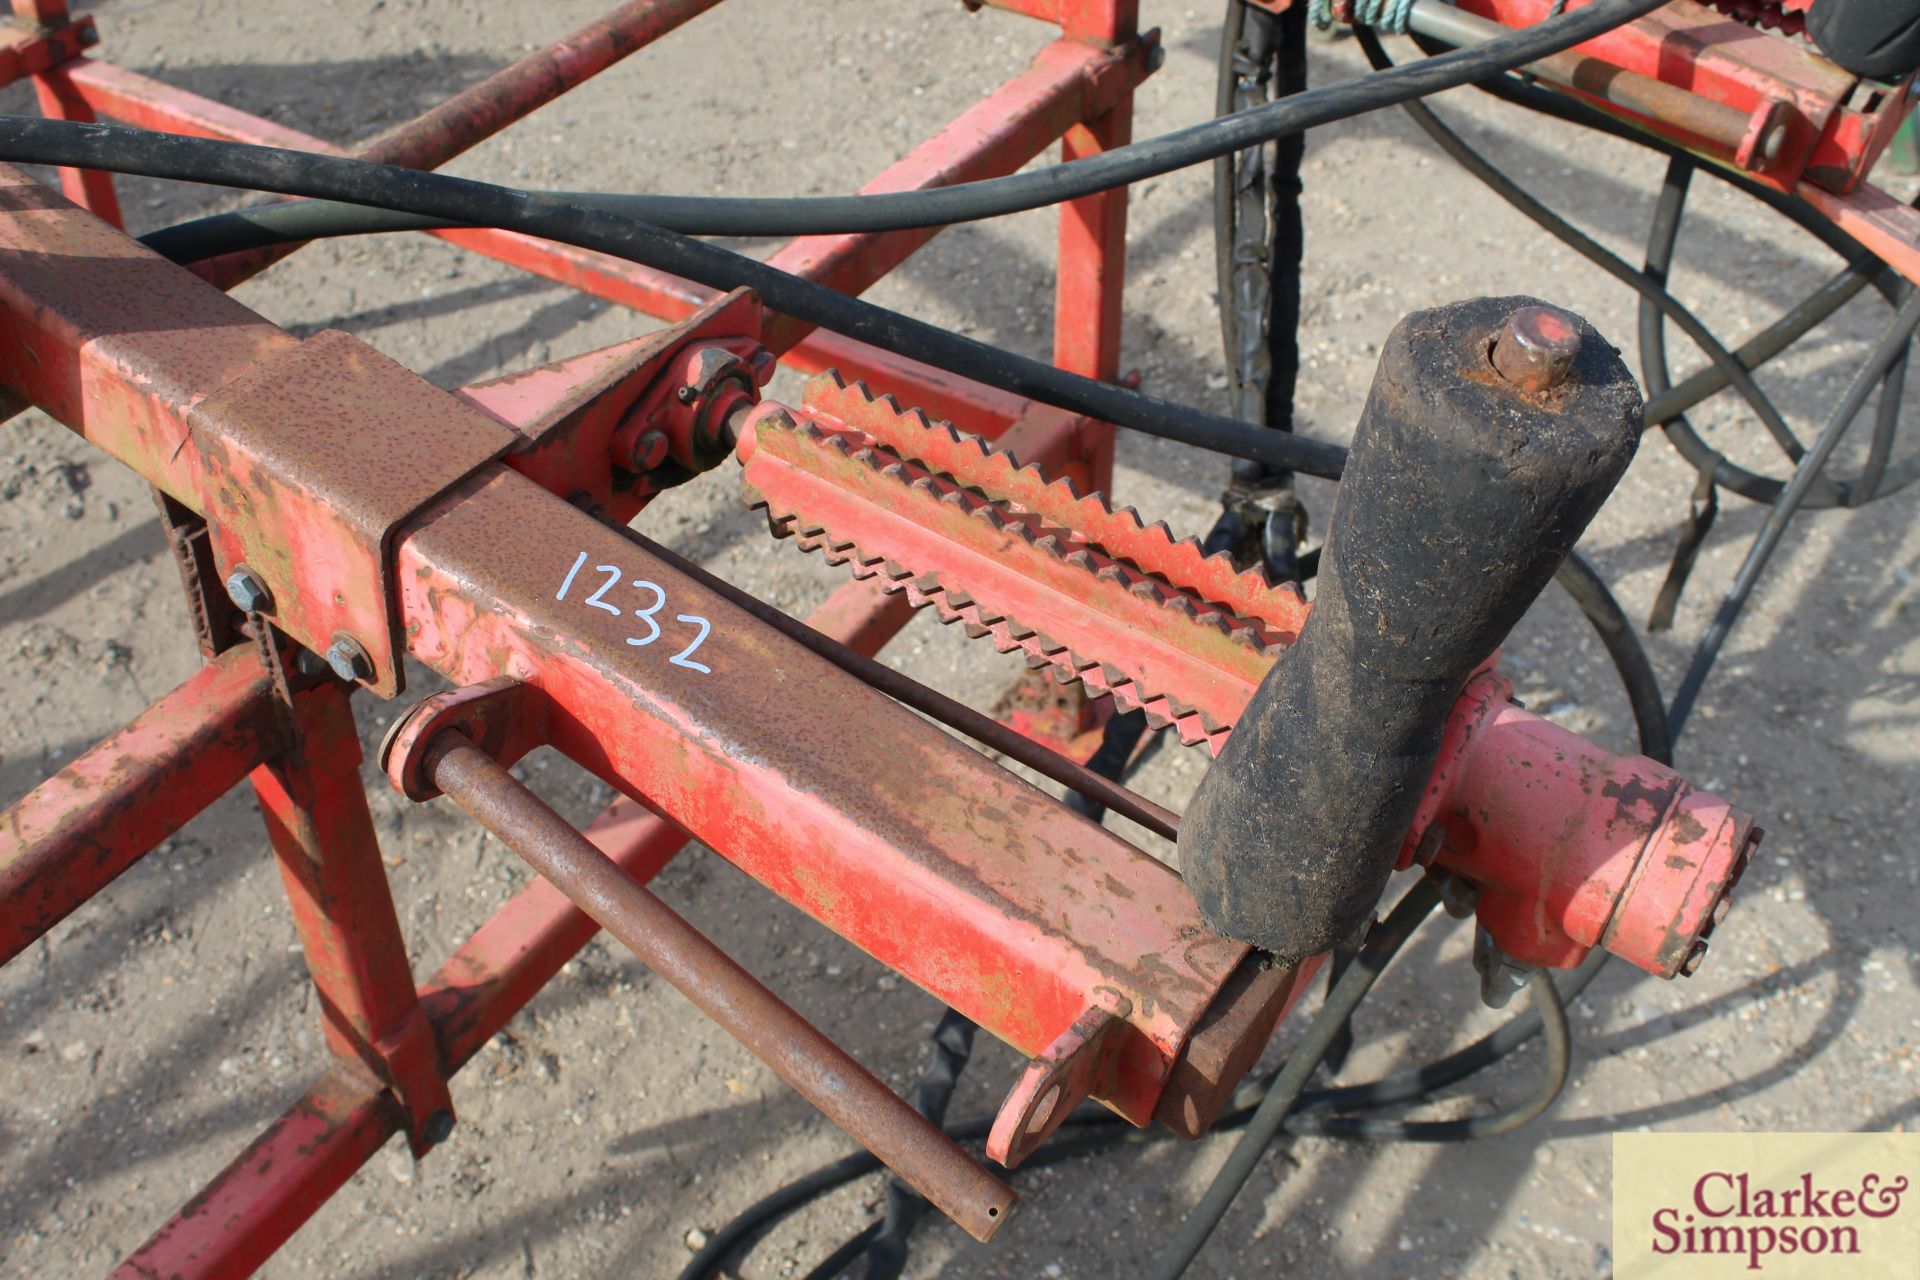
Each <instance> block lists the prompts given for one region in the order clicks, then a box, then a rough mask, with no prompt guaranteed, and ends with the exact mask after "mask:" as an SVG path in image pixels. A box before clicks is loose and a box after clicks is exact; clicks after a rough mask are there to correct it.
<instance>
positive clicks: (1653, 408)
mask: <svg viewBox="0 0 1920 1280" xmlns="http://www.w3.org/2000/svg"><path fill="white" fill-rule="evenodd" d="M1899 278H1900V277H1899V276H1898V275H1896V274H1895V273H1894V271H1893V269H1892V268H1891V267H1888V266H1887V265H1886V264H1884V263H1882V262H1881V261H1880V260H1879V259H1878V258H1876V257H1875V256H1873V255H1872V254H1871V253H1868V252H1866V251H1865V250H1862V251H1861V252H1860V253H1859V254H1858V255H1857V256H1856V257H1855V258H1854V259H1853V260H1852V261H1851V262H1849V263H1848V264H1847V265H1846V266H1844V267H1842V268H1841V269H1840V270H1839V272H1837V273H1836V274H1835V275H1833V276H1831V277H1829V278H1828V280H1827V282H1826V283H1825V284H1823V285H1821V286H1820V287H1819V288H1818V289H1816V290H1814V291H1813V292H1812V293H1810V294H1808V295H1807V296H1806V297H1805V298H1802V299H1801V300H1800V301H1799V302H1797V303H1795V304H1794V306H1793V308H1792V309H1791V310H1789V311H1788V312H1786V314H1784V315H1782V316H1781V317H1780V318H1779V319H1778V320H1775V321H1774V322H1773V323H1772V324H1770V325H1768V326H1767V327H1766V328H1765V329H1762V330H1761V331H1760V332H1759V333H1756V334H1754V335H1753V337H1751V338H1749V339H1747V340H1746V341H1745V342H1743V343H1741V344H1740V345H1739V346H1738V347H1736V348H1735V349H1734V352H1733V356H1734V359H1736V360H1738V361H1739V362H1740V363H1741V365H1742V366H1743V367H1745V368H1747V369H1749V370H1754V369H1759V368H1760V367H1762V366H1763V365H1765V364H1766V363H1767V362H1768V361H1770V360H1772V359H1773V358H1774V357H1775V356H1777V355H1779V354H1780V353H1781V352H1782V351H1785V350H1786V349H1787V348H1788V347H1790V346H1792V345H1793V344H1794V343H1796V342H1798V341H1799V340H1800V339H1801V338H1804V337H1805V336H1806V335H1807V334H1808V333H1811V332H1812V331H1813V329H1814V328H1815V327H1816V326H1818V325H1820V324H1822V323H1824V322H1825V321H1826V320H1827V319H1828V317H1830V316H1832V315H1833V314H1834V313H1835V312H1836V311H1838V310H1840V308H1841V307H1844V306H1846V305H1847V303H1849V302H1851V301H1853V300H1854V299H1855V298H1857V297H1859V296H1860V294H1861V293H1862V292H1863V291H1865V290H1866V289H1867V288H1868V287H1869V286H1873V287H1876V288H1880V289H1884V290H1885V291H1886V292H1887V293H1888V294H1889V296H1891V295H1892V294H1893V291H1894V290H1895V288H1896V287H1897V285H1898V282H1899ZM1656 314H1658V313H1657V312H1656ZM1665 364H1666V361H1665V360H1664V359H1662V361H1661V366H1662V367H1663V368H1664V367H1665ZM1726 387H1727V379H1726V377H1725V375H1723V374H1722V373H1721V372H1720V370H1718V369H1716V368H1715V367H1714V366H1712V365H1707V366H1706V367H1705V368H1702V369H1700V370H1699V371H1697V372H1695V373H1692V374H1689V375H1688V376H1687V377H1686V378H1684V379H1683V380H1681V381H1680V382H1678V383H1675V384H1673V385H1672V386H1669V387H1667V388H1666V389H1665V390H1664V391H1656V390H1654V388H1652V387H1648V388H1647V390H1648V393H1649V394H1648V397H1647V409H1646V420H1647V426H1648V427H1649V428H1653V427H1661V426H1665V425H1666V424H1667V423H1668V422H1669V421H1670V420H1672V419H1673V418H1676V417H1678V416H1679V415H1680V414H1683V413H1685V412H1686V411H1687V410H1689V409H1691V408H1693V406H1695V405H1697V404H1699V403H1700V402H1701V401H1703V400H1705V399H1707V398H1708V397H1710V396H1713V395H1716V394H1718V393H1719V392H1721V391H1724V390H1726Z"/></svg>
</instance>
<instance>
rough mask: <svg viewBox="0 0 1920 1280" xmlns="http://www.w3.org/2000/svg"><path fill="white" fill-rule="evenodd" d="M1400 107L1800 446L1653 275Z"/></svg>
mask: <svg viewBox="0 0 1920 1280" xmlns="http://www.w3.org/2000/svg"><path fill="white" fill-rule="evenodd" d="M1354 35H1355V36H1356V37H1357V38H1358V40H1359V43H1360V48H1361V51H1362V52H1364V53H1365V54H1366V56H1367V60H1368V61H1369V62H1370V63H1372V64H1373V65H1374V66H1376V67H1382V68H1387V67H1392V66H1393V65H1394V64H1393V60H1392V59H1391V58H1389V57H1388V56H1387V53H1386V50H1385V49H1383V48H1382V47H1381V45H1380V41H1379V39H1378V38H1377V37H1376V36H1375V35H1374V34H1373V33H1372V32H1371V31H1369V30H1368V29H1367V28H1365V27H1355V28H1354ZM1401 109H1402V110H1403V111H1405V112H1406V113H1407V114H1408V115H1409V116H1410V117H1412V119H1413V121H1414V123H1415V124H1416V125H1418V126H1419V127H1420V129H1421V130H1422V131H1423V132H1424V133H1426V135H1427V136H1428V137H1429V138H1431V139H1432V140H1433V141H1434V143H1435V144H1437V145H1438V146H1439V147H1440V149H1441V150H1442V151H1445V152H1446V153H1447V154H1448V155H1449V156H1451V157H1452V158H1453V160H1454V161H1455V162H1456V163H1458V164H1459V165H1460V166H1461V167H1462V168H1464V169H1466V170H1467V171H1468V172H1469V173H1471V174H1473V176H1474V177H1476V178H1478V179H1479V180H1480V181H1481V183H1482V184H1483V185H1485V186H1486V187H1487V188H1488V189H1489V190H1491V191H1492V192H1493V193H1494V194H1495V195H1497V196H1499V197H1500V198H1501V199H1502V200H1505V201H1506V202H1507V203H1508V204H1510V205H1512V206H1513V207H1514V208H1516V209H1518V210H1519V211H1520V212H1521V213H1523V214H1524V215H1526V216H1527V217H1528V218H1530V219H1532V220H1533V221H1534V222H1535V223H1537V224H1538V225H1539V226H1540V227H1541V228H1542V229H1544V230H1546V231H1547V232H1548V233H1549V234H1551V235H1552V236H1553V237H1554V238H1555V239H1557V240H1559V241H1560V242H1561V243H1562V244H1564V245H1566V246H1567V247H1568V248H1569V249H1572V250H1573V251H1574V252H1575V253H1578V254H1579V255H1580V256H1581V257H1583V258H1585V259H1587V261H1589V262H1591V263H1593V264H1594V265H1595V266H1597V267H1599V268H1600V269H1601V270H1602V271H1605V272H1606V273H1607V274H1608V275H1611V276H1613V277H1614V278H1615V279H1616V280H1619V281H1620V282H1621V283H1622V284H1625V285H1626V286H1627V287H1629V288H1631V289H1633V290H1634V291H1635V292H1637V293H1639V294H1640V295H1641V297H1643V298H1646V299H1648V300H1649V301H1650V302H1651V303H1652V304H1653V305H1654V306H1657V307H1659V308H1660V310H1661V312H1662V313H1663V314H1665V315H1666V316H1667V318H1669V319H1671V320H1672V321H1673V322H1674V323H1675V324H1676V325H1678V326H1679V327H1680V330H1681V332H1683V333H1685V334H1686V335H1687V337H1688V338H1690V339H1691V340H1692V341H1693V342H1694V344H1695V345H1696V346H1698V347H1699V348H1700V350H1701V351H1703V352H1705V353H1706V355H1707V358H1708V359H1710V360H1712V361H1713V363H1714V365H1715V367H1717V368H1718V369H1719V370H1720V371H1721V372H1722V373H1723V374H1725V376H1726V377H1727V379H1728V381H1729V382H1731V383H1732V385H1733V386H1734V387H1735V388H1736V389H1737V390H1738V391H1739V392H1740V394H1741V395H1742V396H1743V397H1745V399H1746V400H1747V403H1748V404H1750V405H1751V406H1752V407H1753V410H1754V412H1755V413H1756V414H1758V415H1759V416H1760V419H1761V421H1762V422H1764V423H1766V425H1767V429H1768V431H1769V432H1771V433H1772V434H1773V435H1774V437H1775V438H1776V439H1778V440H1779V441H1780V442H1781V444H1782V447H1783V448H1787V449H1788V450H1789V452H1792V451H1795V450H1798V449H1799V448H1800V444H1799V442H1798V441H1797V440H1795V439H1794V438H1793V431H1792V429H1791V428H1790V427H1788V426H1787V423H1786V419H1784V418H1783V417H1781V416H1780V412H1779V410H1778V409H1777V408H1775V407H1774V404H1773V401H1772V399H1771V398H1770V397H1768V395H1767V394H1766V393H1765V392H1764V391H1762V390H1761V389H1760V386H1759V384H1758V383H1756V382H1754V380H1753V375H1752V374H1751V373H1749V372H1748V371H1747V370H1746V369H1745V368H1743V367H1741V365H1740V363H1739V361H1737V360H1735V359H1734V358H1733V354H1732V353H1731V352H1729V351H1728V350H1727V349H1726V348H1725V347H1723V346H1722V345H1721V344H1720V341H1719V339H1717V338H1715V337H1714V335H1713V333H1712V331H1711V330H1709V329H1708V328H1707V327H1706V325H1704V324H1703V323H1701V321H1700V319H1699V318H1698V317H1697V316H1695V315H1694V314H1693V313H1692V312H1691V311H1690V310H1688V309H1687V308H1686V307H1685V306H1684V305H1682V304H1681V303H1680V301H1679V300H1678V299H1676V298H1675V297H1674V296H1673V295H1672V294H1670V293H1668V292H1667V291H1666V289H1665V288H1663V287H1662V286H1661V285H1660V284H1659V283H1658V282H1657V281H1655V280H1652V279H1650V278H1649V277H1648V276H1647V275H1646V273H1644V272H1642V271H1638V270H1636V269H1635V268H1634V267H1633V266H1632V265H1630V264H1629V263H1627V262H1626V261H1625V260H1624V259H1622V258H1621V257H1620V256H1619V255H1617V254H1615V253H1613V252H1612V251H1610V250H1608V249H1607V248H1606V247H1605V246H1603V245H1601V244H1600V243H1599V242H1598V241H1596V240H1594V239H1593V238H1592V237H1591V236H1589V235H1587V234H1586V233H1585V232H1583V231H1581V230H1580V229H1579V228H1577V227H1575V226H1574V225H1573V224H1572V223H1570V222H1568V221H1567V220H1566V219H1565V218H1562V217H1561V216H1560V215H1559V214H1557V213H1555V212H1554V211H1553V210H1551V209H1549V208H1548V207H1547V206H1546V205H1544V204H1542V203H1541V202H1540V200H1539V199H1537V198H1536V197H1535V196H1534V195H1533V194H1532V193H1530V192H1528V191H1527V190H1526V189H1525V188H1523V187H1521V186H1520V185H1519V184H1518V183H1516V182H1514V181H1513V180H1512V179H1511V178H1508V177H1507V176H1506V175H1505V174H1504V173H1502V172H1500V170H1499V169H1497V168H1495V167H1494V166H1493V165H1492V164H1491V163H1490V162H1489V161H1488V160H1487V158H1486V157H1485V156H1483V155H1481V154H1480V153H1479V152H1478V151H1476V150H1474V149H1473V148H1472V147H1470V146H1468V145H1467V143H1466V141H1465V140H1464V139H1462V138H1461V137H1460V135H1459V134H1457V133H1455V132H1454V131H1453V130H1452V129H1450V128H1449V127H1448V126H1447V125H1446V124H1445V123H1443V122H1442V121H1441V120H1440V118H1439V117H1438V116H1436V115H1435V114H1434V113H1433V112H1432V111H1431V110H1429V109H1428V108H1427V107H1426V106H1424V105H1423V104H1421V103H1418V102H1407V103H1402V104H1401Z"/></svg>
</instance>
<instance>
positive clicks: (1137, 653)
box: [740, 376, 1307, 750]
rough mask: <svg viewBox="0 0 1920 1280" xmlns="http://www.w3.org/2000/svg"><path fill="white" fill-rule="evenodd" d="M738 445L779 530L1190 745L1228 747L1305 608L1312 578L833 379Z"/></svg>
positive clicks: (760, 421) (758, 499)
mask: <svg viewBox="0 0 1920 1280" xmlns="http://www.w3.org/2000/svg"><path fill="white" fill-rule="evenodd" d="M740 452H741V455H742V457H743V458H744V459H745V463H746V471H745V483H746V486H747V489H748V491H749V495H750V496H749V501H750V502H751V503H752V505H754V506H756V507H759V508H763V509H765V510H766V512H767V518H768V524H769V527H770V528H771V529H772V531H773V532H774V534H775V536H788V535H792V536H795V537H796V538H797V539H798V545H799V546H800V547H801V549H802V550H806V551H819V552H821V553H823V555H824V556H825V557H826V559H827V561H828V563H830V564H846V565H848V566H849V567H850V569H851V572H852V573H853V575H854V576H855V577H856V578H862V579H873V580H876V581H877V583H878V585H879V586H880V588H881V589H882V590H885V591H888V592H895V593H904V595H905V596H906V598H907V600H908V601H909V603H911V604H912V605H914V607H916V608H923V607H927V606H931V607H932V608H933V609H934V612H935V613H936V615H937V616H938V617H939V618H940V619H941V621H943V622H945V623H948V624H953V623H959V624H962V625H963V626H964V627H965V629H966V631H967V633H968V635H970V636H972V637H974V638H975V639H988V638H990V639H991V640H992V641H993V643H994V647H995V648H996V649H998V650H999V651H1001V652H1003V653H1005V652H1012V651H1015V650H1018V651H1020V652H1021V653H1022V654H1023V655H1024V656H1025V657H1026V659H1027V662H1028V665H1029V666H1031V667H1034V668H1047V669H1050V670H1051V671H1052V672H1053V674H1054V675H1055V676H1056V678H1058V679H1060V680H1061V681H1062V682H1063V683H1065V682H1070V681H1073V680H1078V681H1080V682H1082V683H1083V684H1084V685H1086V687H1087V688H1088V689H1089V690H1090V691H1092V692H1094V693H1096V694H1103V693H1104V694H1111V695H1112V696H1113V697H1114V699H1115V701H1116V703H1117V704H1118V705H1120V706H1121V707H1123V708H1127V709H1132V708H1135V707H1138V708H1141V709H1144V710H1145V712H1146V713H1147V718H1148V723H1149V724H1151V725H1153V726H1154V727H1155V728H1172V729H1174V730H1175V731H1176V732H1177V733H1178V734H1179V736H1180V739H1181V741H1182V742H1185V743H1188V744H1190V745H1191V744H1198V743H1206V744H1208V745H1209V747H1210V748H1211V749H1215V750H1217V749H1218V747H1219V746H1220V744H1221V743H1223V742H1224V741H1225V738H1226V734H1227V731H1228V730H1229V729H1230V728H1231V727H1232V724H1233V722H1234V720H1235V719H1236V718H1237V716H1238V715H1239V712H1240V709H1241V708H1243V707H1244V706H1245V705H1246V701H1247V699H1248V697H1250V696H1251V694H1252V691H1253V689H1254V688H1255V687H1256V686H1257V685H1258V684H1259V682H1260V679H1261V677H1262V676H1264V675H1265V674H1266V671H1267V668H1268V667H1269V666H1271V664H1272V662H1273V658H1274V656H1275V654H1276V653H1277V652H1278V651H1279V649H1281V648H1283V647H1284V646H1285V645H1286V644H1288V643H1290V642H1291V641H1292V639H1293V638H1294V636H1295V635H1297V634H1298V631H1299V627H1300V624H1301V623H1302V621H1304V619H1305V615H1306V611H1307V606H1306V602H1305V601H1304V600H1303V599H1302V598H1301V597H1300V595H1299V593H1298V591H1297V590H1295V589H1293V588H1291V587H1289V588H1284V589H1274V588H1270V587H1268V586H1267V585H1266V584H1265V582H1264V581H1263V580H1262V579H1259V578H1257V577H1255V576H1253V575H1251V574H1239V573H1236V572H1234V570H1233V567H1232V565H1231V563H1230V562H1229V561H1228V560H1227V559H1226V557H1224V556H1219V557H1211V558H1210V557H1206V556H1204V555H1202V554H1201V553H1200V549H1199V547H1198V546H1197V545H1194V544H1192V543H1190V542H1187V543H1182V542H1177V541H1175V540H1174V539H1173V537H1172V535H1171V534H1170V533H1169V532H1168V531H1167V529H1166V527H1165V526H1164V525H1146V524H1143V523H1142V522H1141V520H1140V518H1139V516H1138V515H1136V514H1135V513H1134V512H1132V511H1131V510H1121V511H1115V510H1114V509H1113V508H1112V507H1110V506H1109V505H1108V504H1107V501H1106V499H1105V498H1104V497H1101V496H1098V495H1086V496H1083V495H1081V494H1079V493H1078V492H1076V491H1075V490H1074V488H1073V487H1072V486H1071V485H1070V484H1067V483H1066V482H1064V481H1051V482H1050V481H1048V480H1047V479H1046V477H1045V476H1044V475H1042V474H1041V473H1040V472H1039V471H1038V470H1037V469H1035V468H1032V467H1025V468H1023V467H1021V466H1020V464H1019V462H1018V460H1017V459H1015V458H1014V457H1013V456H1012V455H1010V454H1007V453H1004V452H1000V451H996V450H993V449H990V448H988V447H987V446H986V445H985V444H984V442H982V441H980V440H979V439H978V438H976V437H972V436H967V435H963V434H961V433H959V432H957V431H955V430H954V429H953V428H952V427H951V426H949V425H947V424H946V423H936V422H932V421H930V420H929V419H927V418H926V416H925V415H923V414H920V413H918V412H917V411H912V410H903V409H901V408H900V406H899V405H898V404H897V403H895V402H894V401H892V400H891V399H888V398H875V397H873V396H872V395H870V394H869V393H868V392H867V391H866V389H865V388H864V387H861V386H859V385H857V384H855V385H853V386H848V385H846V384H845V383H842V382H841V381H839V380H838V379H837V378H834V377H831V376H823V377H821V378H816V379H814V380H813V382H812V383H810V384H809V386H808V389H807V396H806V403H805V405H804V406H803V407H802V409H801V410H800V411H799V416H798V417H795V416H794V415H793V414H792V413H783V412H780V411H778V410H773V411H769V412H767V413H764V414H762V415H759V416H758V417H757V419H756V420H755V421H754V422H753V423H752V424H751V425H750V426H749V427H748V428H747V430H746V432H745V433H743V436H742V439H741V442H740ZM1195 579H1197V580H1198V584H1196V582H1195Z"/></svg>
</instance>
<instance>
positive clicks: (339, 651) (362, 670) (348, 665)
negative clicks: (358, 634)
mask: <svg viewBox="0 0 1920 1280" xmlns="http://www.w3.org/2000/svg"><path fill="white" fill-rule="evenodd" d="M327 665H328V666H330V667H332V668H333V674H335V675H336V676H339V677H340V678H341V679H342V680H345V681H347V682H349V683H352V682H353V681H356V680H364V679H366V678H367V677H368V676H370V675H372V674H373V659H371V658H369V657H367V651H366V650H365V649H363V648H361V647H360V642H359V641H358V640H355V639H354V638H353V637H352V636H339V637H336V638H335V639H334V642H333V646H332V647H331V648H329V649H328V650H327Z"/></svg>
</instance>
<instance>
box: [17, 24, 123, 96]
mask: <svg viewBox="0 0 1920 1280" xmlns="http://www.w3.org/2000/svg"><path fill="white" fill-rule="evenodd" d="M7 29H8V30H10V31H11V32H12V34H11V36H10V37H8V38H5V39H4V41H3V42H0V84H11V83H13V82H14V81H15V80H19V79H21V78H22V77H24V76H37V75H41V74H43V73H45V72H48V71H51V70H53V68H55V67H57V66H60V65H61V64H62V63H67V62H72V61H73V60H74V59H75V58H78V57H79V56H80V55H81V54H83V53H85V52H86V51H87V50H88V49H91V48H93V47H94V46H95V45H97V44H99V43H100V28H99V27H98V26H97V25H95V23H94V20H93V18H92V16H91V15H89V16H88V17H85V18H77V19H74V20H73V21H70V22H65V23H62V24H60V25H59V26H53V27H32V26H25V25H23V24H21V23H20V22H19V21H18V20H17V19H16V20H15V21H14V22H13V23H10V24H8V28H7Z"/></svg>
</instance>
